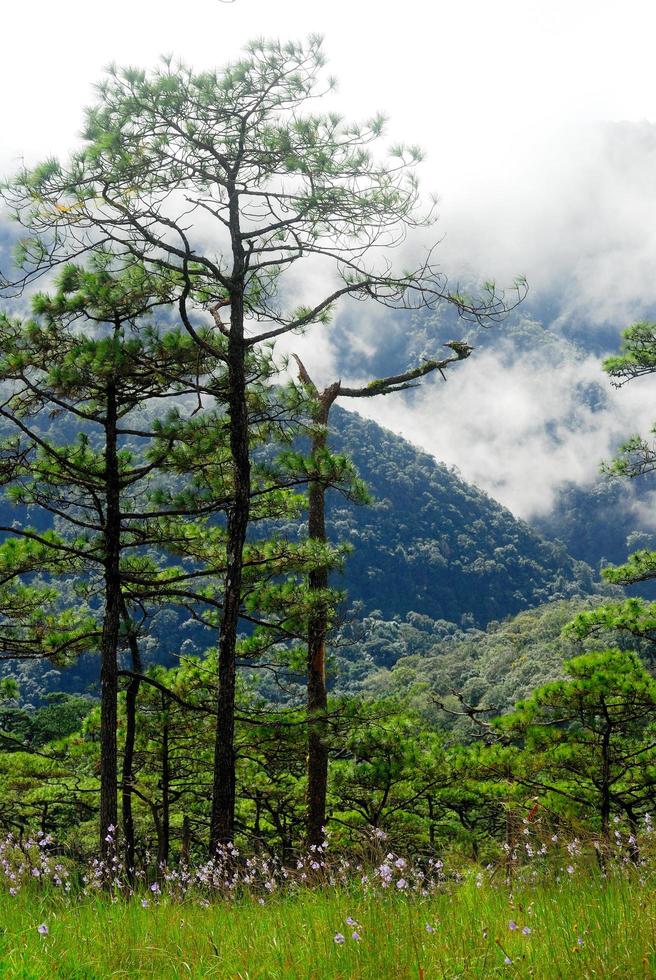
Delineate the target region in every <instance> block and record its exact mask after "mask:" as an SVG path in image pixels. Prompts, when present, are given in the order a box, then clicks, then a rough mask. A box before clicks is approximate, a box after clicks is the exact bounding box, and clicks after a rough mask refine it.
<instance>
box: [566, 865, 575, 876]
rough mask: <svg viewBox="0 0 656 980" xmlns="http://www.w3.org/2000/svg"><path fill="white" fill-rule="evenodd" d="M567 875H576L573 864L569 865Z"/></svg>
mask: <svg viewBox="0 0 656 980" xmlns="http://www.w3.org/2000/svg"><path fill="white" fill-rule="evenodd" d="M567 874H568V875H573V874H574V868H573V867H572V865H571V864H568V865H567Z"/></svg>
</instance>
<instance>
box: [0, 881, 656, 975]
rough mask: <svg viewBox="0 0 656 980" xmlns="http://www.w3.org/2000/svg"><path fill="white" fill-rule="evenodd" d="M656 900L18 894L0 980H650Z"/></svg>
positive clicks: (0, 908) (652, 894)
mask: <svg viewBox="0 0 656 980" xmlns="http://www.w3.org/2000/svg"><path fill="white" fill-rule="evenodd" d="M655 900H656V889H655V888H654V886H653V885H652V884H644V885H641V884H640V883H639V882H631V881H630V880H628V879H627V878H623V879H622V878H618V879H617V880H610V881H607V882H604V881H602V880H600V879H599V878H598V877H596V878H590V879H583V878H582V879H581V880H579V881H577V880H567V881H566V882H564V883H563V884H562V885H557V884H546V885H536V886H534V887H530V888H529V887H522V888H521V889H520V890H518V891H516V892H515V894H514V896H511V895H510V893H509V890H508V889H507V888H503V887H493V886H490V885H483V886H482V887H476V884H475V882H474V881H473V880H472V881H468V882H467V883H465V884H464V885H462V886H460V887H457V888H453V889H452V890H450V891H448V892H445V893H442V894H439V895H435V896H432V897H430V898H426V899H417V898H410V899H408V898H407V897H405V896H404V895H399V894H389V895H386V894H383V895H382V896H381V895H380V894H379V895H376V896H374V895H367V894H363V893H362V892H361V891H360V892H355V891H354V892H351V893H349V892H347V891H343V890H341V891H340V890H323V891H309V890H308V891H305V892H303V893H301V894H299V895H297V896H291V897H290V896H287V897H280V898H276V897H273V898H271V899H270V900H268V901H267V903H266V904H265V905H263V906H262V905H260V904H259V903H258V901H257V900H255V899H248V900H241V901H237V902H233V903H229V902H226V901H217V902H216V903H214V904H211V905H209V906H206V907H203V906H202V905H200V904H198V903H197V902H194V903H192V902H188V903H180V904H176V903H173V902H170V901H168V900H161V901H160V903H159V904H154V903H153V902H152V901H150V902H149V904H148V907H146V908H144V907H142V905H141V901H140V900H139V899H134V900H132V901H124V900H119V901H115V902H112V901H111V899H109V898H104V897H100V898H97V899H93V898H80V899H79V900H78V899H74V898H68V897H67V896H65V895H63V894H58V893H48V894H45V893H41V892H37V891H36V890H32V889H29V888H26V889H25V890H23V891H22V892H20V893H19V895H17V896H16V897H13V898H12V897H10V896H9V895H6V894H5V895H3V896H2V897H1V898H0V922H1V937H2V938H1V943H2V946H1V949H2V953H1V959H0V976H1V977H2V978H3V980H5V978H13V977H22V978H28V977H29V978H41V977H44V978H48V977H65V978H67V980H91V978H95V977H158V978H165V977H194V978H201V977H203V978H205V977H230V978H242V980H246V978H249V980H250V978H260V977H262V978H264V977H267V978H268V977H271V978H279V980H290V978H295V977H307V978H316V980H324V978H326V980H327V978H344V980H345V978H352V977H355V978H357V977H367V978H378V980H382V978H387V977H416V978H422V977H423V978H433V977H434V978H445V977H488V976H508V977H513V976H515V977H536V978H538V977H539V978H545V980H547V978H548V980H552V978H557V977H563V978H567V977H622V978H632V977H645V976H646V977H651V976H656V902H655ZM349 918H350V919H353V920H355V921H356V922H357V925H349V924H347V919H349ZM511 922H512V923H513V925H516V927H517V928H511V927H510V923H511ZM427 925H428V926H429V927H430V930H432V931H429V930H428V929H427V928H426V927H427ZM39 926H46V927H47V933H45V930H42V932H39ZM525 929H528V930H530V933H528V932H526V933H525V932H524V931H523V930H525ZM354 932H356V933H357V934H358V935H359V937H360V938H359V939H354V938H353V935H352V934H353V933H354ZM336 934H341V935H342V936H343V937H344V942H343V943H339V942H335V936H336ZM507 960H510V961H512V962H508V961H507Z"/></svg>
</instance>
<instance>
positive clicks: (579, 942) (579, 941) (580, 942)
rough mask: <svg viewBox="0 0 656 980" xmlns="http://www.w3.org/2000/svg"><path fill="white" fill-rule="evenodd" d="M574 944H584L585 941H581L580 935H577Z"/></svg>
mask: <svg viewBox="0 0 656 980" xmlns="http://www.w3.org/2000/svg"><path fill="white" fill-rule="evenodd" d="M576 945H577V946H585V943H584V942H583V940H582V939H581V937H580V936H577V937H576Z"/></svg>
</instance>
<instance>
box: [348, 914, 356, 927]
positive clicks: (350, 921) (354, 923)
mask: <svg viewBox="0 0 656 980" xmlns="http://www.w3.org/2000/svg"><path fill="white" fill-rule="evenodd" d="M346 925H347V926H357V922H356V921H355V919H353V918H352V917H351V916H350V915H349V917H348V919H347V920H346Z"/></svg>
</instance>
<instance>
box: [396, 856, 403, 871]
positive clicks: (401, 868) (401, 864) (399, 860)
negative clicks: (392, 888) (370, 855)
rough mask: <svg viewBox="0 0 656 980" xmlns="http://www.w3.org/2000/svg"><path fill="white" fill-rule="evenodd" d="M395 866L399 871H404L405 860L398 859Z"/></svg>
mask: <svg viewBox="0 0 656 980" xmlns="http://www.w3.org/2000/svg"><path fill="white" fill-rule="evenodd" d="M394 864H395V865H396V867H397V868H398V869H399V871H403V869H404V868H405V861H404V859H403V858H397V859H396V861H395V862H394Z"/></svg>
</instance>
